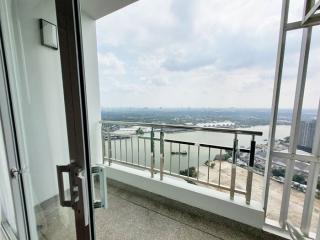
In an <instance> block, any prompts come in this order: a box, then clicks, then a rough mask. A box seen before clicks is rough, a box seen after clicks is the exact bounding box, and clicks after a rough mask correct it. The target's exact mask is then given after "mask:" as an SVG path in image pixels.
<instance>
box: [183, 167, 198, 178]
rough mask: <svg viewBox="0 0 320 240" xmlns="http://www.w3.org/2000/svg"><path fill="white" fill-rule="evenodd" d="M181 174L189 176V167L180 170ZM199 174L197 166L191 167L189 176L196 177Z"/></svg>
mask: <svg viewBox="0 0 320 240" xmlns="http://www.w3.org/2000/svg"><path fill="white" fill-rule="evenodd" d="M180 175H184V176H188V169H185V170H180ZM197 176H198V173H197V169H196V168H195V167H190V168H189V177H193V178H196V177H197Z"/></svg>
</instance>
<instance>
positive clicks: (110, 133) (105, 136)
mask: <svg viewBox="0 0 320 240" xmlns="http://www.w3.org/2000/svg"><path fill="white" fill-rule="evenodd" d="M100 123H101V124H102V129H101V134H102V140H103V141H108V151H106V149H103V153H104V154H103V156H104V158H103V160H106V161H108V162H109V166H110V165H111V163H112V162H117V163H121V164H125V165H129V166H133V167H139V168H142V169H146V170H149V171H150V173H151V178H154V174H155V173H157V172H159V173H160V180H163V176H164V174H165V175H171V176H175V177H179V178H182V179H185V180H187V181H191V182H198V183H202V184H206V185H208V186H213V187H218V188H219V189H222V190H227V191H229V192H230V199H231V200H233V199H234V196H235V193H239V194H244V195H245V200H246V203H247V204H250V201H251V192H252V181H253V167H254V160H255V146H256V141H255V136H261V135H262V132H259V131H250V130H239V129H222V128H207V127H193V126H183V125H172V124H154V123H142V122H124V121H101V122H100ZM114 125H118V126H132V125H137V126H146V127H151V132H150V137H146V136H139V135H138V134H123V133H116V132H114V131H116V129H117V128H114V127H115V126H114ZM166 128H167V129H168V128H174V129H186V130H193V131H209V132H219V133H229V134H233V135H234V139H233V146H232V147H227V146H221V145H212V144H204V143H196V142H188V141H180V140H171V139H165V138H164V132H165V131H164V130H165V129H166ZM156 130H157V131H160V138H155V134H154V132H155V131H156ZM240 134H242V135H251V137H252V139H251V144H250V148H248V149H245V148H240V147H239V146H238V135H240ZM129 138H130V142H131V149H130V150H131V163H130V162H128V159H127V151H128V149H127V148H128V147H127V140H128V139H129ZM133 138H134V139H136V140H137V154H138V156H137V164H136V163H135V161H134V157H133V156H134V149H133V141H132V139H133ZM123 140H124V141H125V148H126V149H125V156H126V157H125V161H124V160H123V159H122V144H121V142H122V141H123ZM139 140H143V142H144V144H143V145H141V146H143V152H144V160H145V161H144V165H143V164H140V145H139ZM146 140H148V141H150V167H149V166H147V164H146V159H147V157H146V156H147V155H146V152H147V150H146ZM111 141H114V144H113V145H114V147H113V148H114V154H112V144H111ZM156 141H157V142H160V160H159V161H160V162H159V163H160V169H157V168H156V166H155V163H156V162H155V156H156V155H155V152H156V151H155V142H156ZM117 142H118V146H119V148H118V149H119V150H120V152H119V156H120V159H117ZM165 143H168V144H169V145H170V153H171V154H170V157H169V159H170V167H169V169H168V170H165V169H164V162H165V156H164V155H165V152H164V144H165ZM173 144H177V145H178V148H179V151H178V152H179V156H178V160H179V161H178V163H179V167H178V173H174V172H172V167H171V162H172V156H171V155H172V145H173ZM181 145H185V146H188V152H187V155H188V162H187V164H188V168H187V173H181V169H180V164H181V156H180V153H181V147H180V146H181ZM102 146H103V148H105V147H106V146H105V143H103V144H102ZM190 146H194V147H196V148H197V166H196V168H194V170H192V171H196V174H194V173H191V172H190V171H191V170H190V169H191V168H190V164H189V163H190ZM204 149H208V155H209V160H208V163H207V164H208V166H207V167H208V168H207V173H208V176H207V179H206V181H203V180H201V179H199V176H200V151H203V150H204ZM211 149H217V150H220V155H219V156H220V164H219V180H218V184H216V183H213V182H210V164H211V163H210V161H211V160H210V159H211V152H210V150H211ZM222 150H225V151H232V168H231V179H230V180H231V182H230V187H227V186H223V185H222V184H221V161H222V160H223V159H222V152H221V151H222ZM141 151H142V149H141ZM106 152H108V156H105V153H106ZM241 152H242V153H248V154H249V162H248V168H247V169H248V176H247V181H246V186H245V188H246V190H240V189H237V188H236V175H237V174H236V166H237V159H238V158H239V156H240V155H239V154H240V153H241ZM113 155H114V157H113ZM184 171H185V170H184ZM190 173H191V175H190Z"/></svg>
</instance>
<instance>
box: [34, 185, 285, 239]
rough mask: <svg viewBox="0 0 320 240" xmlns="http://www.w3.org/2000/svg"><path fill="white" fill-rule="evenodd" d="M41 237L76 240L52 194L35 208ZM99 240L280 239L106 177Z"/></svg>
mask: <svg viewBox="0 0 320 240" xmlns="http://www.w3.org/2000/svg"><path fill="white" fill-rule="evenodd" d="M37 209H38V211H37V225H38V233H39V236H40V239H64V240H69V239H75V232H74V231H75V229H74V219H73V213H72V210H71V209H70V208H61V207H60V206H59V201H58V198H57V196H56V197H54V198H52V199H50V200H48V201H46V202H44V203H42V204H41V207H37ZM95 228H96V234H97V238H96V239H98V240H104V239H108V240H109V239H112V240H113V239H114V240H118V239H119V240H129V239H130V240H136V239H137V240H144V239H146V240H150V239H152V240H157V239H175V240H179V239H181V240H182V239H183V240H193V239H194V240H202V239H208V240H217V239H219V240H252V239H265V240H268V239H270V240H271V239H272V240H276V239H282V238H280V237H276V236H274V235H270V234H268V233H266V232H263V231H261V230H257V229H254V228H251V227H248V226H245V225H243V224H239V223H236V222H234V221H231V220H228V219H225V218H222V217H219V216H216V215H213V214H210V213H207V212H205V211H202V210H200V209H196V208H193V207H190V206H187V205H184V204H182V203H178V202H175V201H173V200H169V199H166V198H163V197H161V196H158V195H155V194H151V193H148V192H146V191H143V190H139V189H136V188H133V187H130V186H128V185H125V184H122V183H118V182H114V181H109V180H108V208H107V209H96V210H95Z"/></svg>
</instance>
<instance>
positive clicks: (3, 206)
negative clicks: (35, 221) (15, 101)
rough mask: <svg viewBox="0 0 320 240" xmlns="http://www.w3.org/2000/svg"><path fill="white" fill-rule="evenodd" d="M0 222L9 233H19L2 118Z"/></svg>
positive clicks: (0, 134) (0, 125)
mask: <svg viewBox="0 0 320 240" xmlns="http://www.w3.org/2000/svg"><path fill="white" fill-rule="evenodd" d="M0 223H1V226H2V227H3V229H4V230H5V231H6V233H7V234H8V235H10V234H14V235H15V236H17V235H18V233H17V225H16V217H15V212H14V206H13V198H12V191H11V185H10V176H9V169H8V164H7V156H6V148H5V143H4V137H3V131H2V123H1V119H0ZM0 231H1V230H0Z"/></svg>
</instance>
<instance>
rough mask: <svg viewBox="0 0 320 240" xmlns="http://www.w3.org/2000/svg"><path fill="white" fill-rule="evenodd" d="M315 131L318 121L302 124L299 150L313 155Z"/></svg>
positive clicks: (303, 122)
mask: <svg viewBox="0 0 320 240" xmlns="http://www.w3.org/2000/svg"><path fill="white" fill-rule="evenodd" d="M315 129H316V120H311V121H302V122H301V123H300V131H299V141H298V149H300V150H303V151H306V152H309V153H311V151H312V144H313V138H314V132H315Z"/></svg>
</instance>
